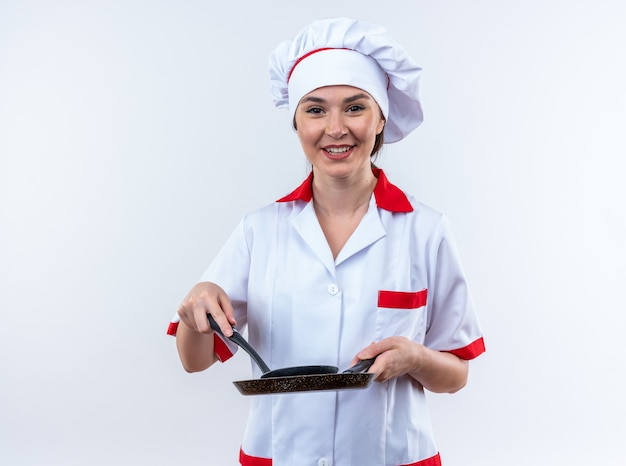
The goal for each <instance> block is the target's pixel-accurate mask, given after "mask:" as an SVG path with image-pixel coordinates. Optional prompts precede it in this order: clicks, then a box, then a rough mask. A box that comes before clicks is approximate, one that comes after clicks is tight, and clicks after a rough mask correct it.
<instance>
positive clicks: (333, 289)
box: [320, 284, 339, 461]
mask: <svg viewBox="0 0 626 466" xmlns="http://www.w3.org/2000/svg"><path fill="white" fill-rule="evenodd" d="M326 291H328V294H331V295H333V296H335V295H336V294H337V293H339V287H338V286H337V285H334V284H333V285H328V286H327V287H326ZM322 459H324V458H322ZM320 461H322V460H320Z"/></svg>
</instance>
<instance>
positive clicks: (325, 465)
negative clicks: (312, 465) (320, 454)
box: [317, 458, 330, 466]
mask: <svg viewBox="0 0 626 466" xmlns="http://www.w3.org/2000/svg"><path fill="white" fill-rule="evenodd" d="M317 466H330V460H329V459H328V458H320V459H319V460H318V461H317Z"/></svg>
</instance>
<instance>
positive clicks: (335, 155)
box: [323, 146, 354, 160]
mask: <svg viewBox="0 0 626 466" xmlns="http://www.w3.org/2000/svg"><path fill="white" fill-rule="evenodd" d="M353 148H354V146H327V147H324V148H323V150H324V153H325V154H326V155H327V156H328V157H330V158H331V159H334V160H339V159H343V158H346V157H347V156H349V155H350V154H351V153H352V149H353Z"/></svg>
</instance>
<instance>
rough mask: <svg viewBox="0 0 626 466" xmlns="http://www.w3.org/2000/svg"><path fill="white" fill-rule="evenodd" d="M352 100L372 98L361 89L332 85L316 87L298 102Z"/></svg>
mask: <svg viewBox="0 0 626 466" xmlns="http://www.w3.org/2000/svg"><path fill="white" fill-rule="evenodd" d="M318 99H321V100H325V101H326V100H341V101H343V100H352V99H370V100H374V99H373V97H372V96H371V95H370V94H369V93H368V92H367V91H364V90H363V89H360V88H358V87H354V86H346V85H333V86H323V87H318V88H317V89H314V90H312V91H311V92H309V93H308V94H305V95H304V96H303V97H302V99H300V102H304V101H307V100H318Z"/></svg>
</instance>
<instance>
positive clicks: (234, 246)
mask: <svg viewBox="0 0 626 466" xmlns="http://www.w3.org/2000/svg"><path fill="white" fill-rule="evenodd" d="M420 73H421V69H420V68H419V67H418V66H417V65H415V63H414V62H413V60H412V59H411V58H410V57H408V56H407V54H406V53H405V51H404V50H403V49H402V48H401V47H400V46H399V45H398V44H397V43H396V42H395V41H394V40H393V39H392V38H391V37H390V36H389V34H388V33H387V31H386V30H384V29H383V28H381V27H380V26H376V25H373V24H369V23H365V22H362V21H357V20H353V19H349V18H338V19H330V20H323V21H317V22H314V23H312V24H311V25H310V26H308V27H306V28H305V29H303V30H302V31H301V32H300V33H299V34H298V35H297V36H296V37H295V38H294V40H293V41H288V42H284V43H282V44H280V45H279V46H278V47H277V48H276V50H275V51H274V52H273V53H272V55H271V57H270V76H271V81H272V85H273V95H274V99H275V102H276V104H277V106H278V107H288V108H289V110H290V112H291V115H292V116H293V126H294V129H295V131H296V133H297V135H298V137H299V139H300V143H301V145H302V149H303V152H304V154H305V156H306V157H307V159H308V161H309V162H310V164H311V166H312V171H311V173H310V175H309V177H308V178H307V179H306V180H305V181H304V182H303V183H302V184H301V185H300V186H299V187H298V188H297V189H295V190H294V191H293V192H292V193H291V194H289V195H287V196H285V197H283V198H281V199H279V200H278V201H277V202H275V203H273V204H271V205H268V206H265V207H263V208H261V209H259V210H257V211H255V212H253V213H251V214H249V215H247V216H246V217H245V218H244V219H243V220H242V221H241V223H240V224H239V226H238V227H237V228H236V230H235V231H234V232H233V234H232V236H231V237H230V239H229V240H228V241H227V243H226V244H225V245H224V247H223V248H222V250H221V251H220V252H219V254H218V255H217V257H216V258H215V259H214V260H213V262H212V263H211V265H210V267H209V268H208V270H207V271H206V273H205V274H204V276H203V277H202V280H201V281H200V282H199V283H198V284H196V285H195V286H194V287H193V288H192V289H191V291H190V292H189V294H188V295H187V296H186V297H185V299H184V300H183V302H182V304H181V306H180V308H179V309H178V312H177V314H176V316H175V318H174V320H173V322H172V324H171V325H170V333H171V334H175V335H176V338H177V348H178V351H179V355H180V358H181V361H182V363H183V366H184V367H185V369H186V370H187V371H190V372H193V371H202V370H204V369H206V368H208V367H209V366H211V365H212V364H213V363H214V362H215V361H217V360H218V359H219V360H221V361H222V362H224V361H226V360H227V359H228V358H229V357H231V356H232V354H233V352H234V351H235V350H236V347H234V345H233V344H232V343H230V342H229V341H228V340H226V339H223V338H221V337H220V336H219V335H218V334H216V333H214V332H213V331H212V330H211V328H210V326H209V323H208V320H207V314H211V315H212V316H213V317H214V319H215V320H216V321H217V322H218V323H219V325H220V328H221V329H222V331H223V332H224V334H226V335H230V334H231V333H232V330H231V325H234V326H236V327H237V328H238V329H240V330H242V329H243V328H244V327H246V326H247V328H248V339H249V341H250V343H251V344H252V346H253V347H255V348H256V349H257V351H258V352H259V353H260V354H261V356H262V357H263V359H265V360H266V361H268V363H269V365H270V367H272V368H280V367H290V366H300V365H308V364H328V365H333V366H337V367H340V368H347V367H349V366H351V365H353V364H354V363H356V362H357V361H358V360H359V359H369V358H372V357H374V356H376V360H375V362H374V364H373V365H372V366H371V368H370V369H369V371H370V372H373V373H375V374H376V379H375V380H376V382H377V383H374V384H372V385H371V386H370V387H368V388H367V389H365V390H347V391H324V392H306V393H305V392H302V393H296V394H290V395H284V394H281V395H266V396H257V397H252V398H251V400H250V402H251V407H250V416H249V419H248V425H247V428H246V432H245V435H244V439H243V442H242V447H241V451H240V462H241V464H242V465H243V466H248V465H251V466H269V465H272V464H273V465H275V466H276V465H278V466H282V465H293V466H302V465H309V464H310V465H327V466H330V465H338V466H344V465H346V466H348V465H393V466H399V465H413V466H437V465H440V464H441V461H440V456H439V452H438V450H437V448H436V445H435V442H434V440H433V436H432V430H431V426H430V420H429V416H428V412H427V407H426V399H425V394H424V390H425V389H427V390H430V391H433V392H450V393H452V392H455V391H457V390H459V389H461V388H462V387H463V386H464V385H465V384H466V381H467V374H468V362H467V361H468V360H470V359H473V358H474V357H476V356H478V355H480V354H481V353H482V352H483V351H484V344H483V339H482V334H481V331H480V328H479V324H478V320H477V318H476V315H475V311H474V307H473V304H472V301H471V297H470V293H469V289H468V286H467V283H466V280H465V277H464V274H463V271H462V267H461V264H460V261H459V258H458V254H457V250H456V248H455V245H454V241H453V239H452V235H451V232H450V228H449V225H448V222H447V220H446V218H445V217H444V216H443V215H442V214H441V213H439V212H437V211H435V210H433V209H431V208H429V207H427V206H425V205H423V204H421V203H419V202H417V201H416V200H415V199H413V198H412V197H411V196H410V195H408V194H406V193H404V192H403V191H402V190H400V189H399V188H398V187H396V186H394V185H393V184H391V183H390V182H389V181H388V179H387V177H386V176H385V174H384V172H383V171H382V170H381V169H379V168H377V167H376V166H374V164H373V157H375V156H376V154H377V152H378V151H379V149H380V147H381V145H382V144H383V142H386V143H390V142H395V141H398V140H400V139H402V138H403V137H404V136H406V134H408V133H409V132H411V131H412V130H413V129H415V128H416V127H417V126H418V125H419V124H420V123H421V121H422V110H421V105H420V102H419V77H420ZM253 374H254V376H255V377H259V376H260V372H259V370H258V368H256V367H253Z"/></svg>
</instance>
